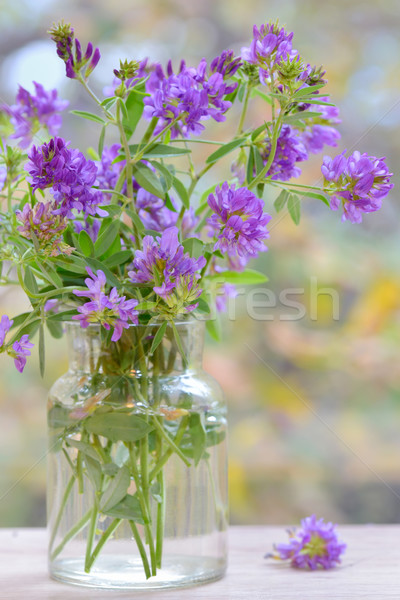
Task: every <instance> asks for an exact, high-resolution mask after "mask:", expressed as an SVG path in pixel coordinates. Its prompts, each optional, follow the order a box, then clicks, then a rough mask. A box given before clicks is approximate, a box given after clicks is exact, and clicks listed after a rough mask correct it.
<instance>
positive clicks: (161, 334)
mask: <svg viewBox="0 0 400 600" xmlns="http://www.w3.org/2000/svg"><path fill="white" fill-rule="evenodd" d="M167 325H168V321H164V323H163V324H162V325H160V327H159V328H158V330H157V333H156V335H155V336H154V338H153V342H152V344H151V348H150V354H154V352H155V351H156V349H157V348H158V346H159V345H160V343H161V340H162V339H163V337H164V333H165V330H166V329H167Z"/></svg>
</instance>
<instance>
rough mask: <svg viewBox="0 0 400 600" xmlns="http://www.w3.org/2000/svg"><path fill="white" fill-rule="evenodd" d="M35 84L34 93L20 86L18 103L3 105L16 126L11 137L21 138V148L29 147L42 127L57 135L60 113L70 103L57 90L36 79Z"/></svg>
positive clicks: (60, 122) (60, 121)
mask: <svg viewBox="0 0 400 600" xmlns="http://www.w3.org/2000/svg"><path fill="white" fill-rule="evenodd" d="M33 85H34V86H35V93H34V94H31V93H30V92H28V90H26V89H25V88H23V87H22V86H19V90H18V94H17V97H16V103H15V104H13V105H12V106H6V105H3V106H2V109H3V110H4V111H5V112H6V113H7V114H8V115H9V116H10V121H11V124H12V125H13V127H14V133H13V134H12V135H11V136H10V137H11V138H13V139H20V141H19V146H20V147H21V148H27V147H28V146H29V145H30V144H31V142H32V138H33V136H34V135H35V133H37V132H38V131H39V129H40V128H41V127H45V128H46V129H47V130H48V132H49V134H50V135H52V136H54V135H57V133H58V131H59V129H60V127H61V125H62V117H61V115H60V114H59V113H60V112H61V111H63V110H65V108H66V107H67V106H68V104H69V102H68V101H67V100H61V99H59V98H58V94H57V90H55V89H54V90H51V91H46V90H45V89H44V87H43V86H42V85H41V84H40V83H36V82H35V81H34V82H33Z"/></svg>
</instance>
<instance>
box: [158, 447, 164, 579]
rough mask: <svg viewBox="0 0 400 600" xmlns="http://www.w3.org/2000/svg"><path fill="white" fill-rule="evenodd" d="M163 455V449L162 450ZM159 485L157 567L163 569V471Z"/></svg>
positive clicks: (159, 478) (159, 476)
mask: <svg viewBox="0 0 400 600" xmlns="http://www.w3.org/2000/svg"><path fill="white" fill-rule="evenodd" d="M160 453H161V448H160ZM157 483H158V485H159V487H160V490H159V493H160V496H161V502H159V503H158V504H157V535H156V562H157V567H158V568H159V569H161V565H162V553H163V543H164V528H165V473H164V470H161V471H160V472H159V473H158V475H157Z"/></svg>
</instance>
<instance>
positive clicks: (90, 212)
mask: <svg viewBox="0 0 400 600" xmlns="http://www.w3.org/2000/svg"><path fill="white" fill-rule="evenodd" d="M49 33H50V35H51V37H52V39H53V40H54V42H55V44H56V50H57V54H58V56H59V57H60V59H61V60H62V61H63V62H64V63H65V68H66V76H67V77H68V78H70V79H75V80H76V83H77V84H79V85H82V86H83V87H84V88H85V90H86V91H87V93H88V95H89V96H90V97H91V99H92V100H93V106H94V108H93V112H86V111H82V110H73V111H72V113H73V114H74V115H76V116H77V117H80V118H83V119H87V120H89V121H91V122H92V124H93V131H94V132H96V133H98V145H97V148H96V149H93V148H90V149H89V150H88V151H87V153H86V154H84V152H83V151H82V149H78V148H75V147H74V144H73V142H70V141H66V139H64V138H63V137H61V136H60V131H61V126H62V122H61V116H60V113H61V112H62V111H63V110H65V109H66V107H67V104H68V103H67V102H65V101H63V100H61V99H59V97H58V94H57V91H56V90H52V91H47V90H45V89H44V88H43V87H42V85H40V84H39V83H34V86H35V89H34V92H33V93H31V92H29V91H27V90H25V89H24V88H22V87H20V89H19V91H18V94H17V97H16V102H15V104H14V105H12V106H2V109H1V111H2V112H1V127H2V130H1V131H2V141H1V155H0V190H1V192H0V193H1V199H2V205H1V213H0V217H1V219H0V238H1V247H0V265H1V279H0V283H2V284H4V285H10V284H17V285H20V286H21V288H22V289H23V290H24V292H25V293H26V295H27V297H28V299H29V302H30V306H31V308H30V310H29V311H28V312H26V313H24V314H21V315H18V316H15V317H14V318H13V319H10V318H9V317H8V316H7V315H3V316H2V318H1V321H0V352H2V353H4V354H7V355H8V356H10V357H11V358H13V359H14V361H15V365H16V367H17V369H18V370H19V371H20V372H22V371H23V368H24V366H25V363H26V360H27V357H28V356H29V355H30V352H31V348H32V346H33V343H32V341H31V340H32V338H33V336H34V335H35V334H36V333H38V344H39V357H40V369H41V372H43V370H44V362H45V350H44V339H45V335H44V332H45V329H46V328H47V330H48V331H49V333H50V334H51V335H52V336H54V337H60V336H61V335H62V333H63V322H65V321H76V322H77V323H78V324H79V325H80V327H82V328H89V326H90V325H92V324H97V326H98V327H99V328H100V331H101V339H102V344H103V346H104V348H108V349H109V351H110V352H111V356H112V359H111V361H109V362H107V364H106V361H103V362H102V361H101V360H100V361H99V364H98V365H97V366H96V369H97V372H98V373H100V372H102V373H104V372H106V371H107V372H108V373H109V374H110V375H113V376H115V378H117V379H116V381H118V382H120V381H121V376H124V377H125V375H126V374H127V373H128V371H129V369H131V361H130V359H129V356H128V358H127V348H128V346H127V342H126V340H127V336H128V335H129V330H130V329H132V327H131V326H132V325H137V324H141V325H145V326H148V332H149V335H147V336H145V337H144V338H143V339H142V340H141V341H140V343H138V344H137V346H136V348H137V349H138V350H137V351H138V353H139V357H138V360H139V361H141V363H140V364H142V365H143V369H147V370H148V369H152V370H153V372H154V370H157V368H159V364H160V362H159V361H160V360H163V358H162V357H161V358H160V353H159V352H158V349H159V348H160V347H161V345H162V341H163V339H164V338H166V337H169V343H170V344H171V354H170V357H171V356H172V359H171V365H173V360H174V357H176V356H177V355H178V356H180V358H181V360H182V361H183V363H185V360H186V358H185V348H184V344H183V343H182V340H181V339H180V336H179V332H178V330H177V328H176V325H175V323H176V321H177V320H178V319H179V320H182V319H183V320H185V319H187V318H188V316H189V315H191V316H192V317H193V316H194V317H196V316H198V317H202V318H204V317H207V316H208V315H211V317H212V318H209V319H208V320H207V329H208V331H209V332H210V334H211V335H212V336H214V337H215V338H217V337H218V327H217V325H216V323H217V318H216V314H217V313H218V312H220V311H223V310H224V309H225V308H226V303H227V299H228V298H229V297H231V296H234V295H235V285H236V284H255V283H260V282H263V281H265V279H266V278H265V276H264V275H263V274H261V273H258V272H256V271H254V270H252V269H250V268H248V263H249V261H250V260H251V259H253V258H255V257H257V256H258V254H259V253H260V252H264V251H266V250H267V248H266V246H265V241H266V239H267V238H268V237H269V233H268V223H269V221H270V219H271V217H270V214H269V212H271V211H272V210H273V207H275V210H276V211H277V212H278V211H282V210H283V209H287V210H288V211H289V213H290V215H291V217H292V219H293V221H294V222H295V223H296V224H297V223H298V222H299V220H300V204H301V203H300V199H301V198H302V197H304V196H306V197H310V198H312V199H314V200H315V201H319V202H323V203H325V204H326V205H327V206H328V207H330V208H331V209H333V210H339V209H340V210H341V211H342V219H343V220H350V221H351V222H353V223H359V222H361V220H362V216H363V213H369V212H374V211H376V210H378V209H379V208H380V207H381V203H382V199H383V198H384V197H385V196H386V195H387V194H388V192H389V190H390V189H391V188H392V184H391V183H390V178H391V173H389V170H388V168H387V166H386V164H385V162H384V159H382V158H376V157H374V156H368V155H367V154H365V153H363V154H362V153H360V152H357V151H356V152H353V153H352V154H351V155H350V156H346V155H345V152H342V153H341V154H338V155H337V156H336V157H335V158H331V157H329V156H325V157H324V158H323V162H322V166H321V171H322V175H323V184H322V186H320V187H316V186H306V185H300V184H298V183H296V182H295V181H293V180H294V179H295V178H296V177H298V176H299V174H300V173H301V171H300V166H299V164H300V163H301V162H303V161H306V160H308V158H309V157H310V155H311V154H318V153H320V152H321V151H322V150H323V149H324V147H325V146H336V145H337V143H338V140H339V138H340V135H339V133H338V131H337V129H336V127H335V126H336V125H337V124H338V123H340V119H339V111H338V109H337V108H336V107H335V106H334V105H333V104H332V103H331V102H330V101H329V98H328V96H327V94H326V93H324V91H323V88H324V86H325V85H326V80H325V78H324V76H325V73H324V71H323V70H322V69H321V68H316V67H312V66H311V65H310V64H308V63H307V62H305V61H304V60H303V59H302V57H301V56H300V54H299V52H298V51H297V50H295V49H294V47H293V34H292V33H287V32H286V31H285V29H284V28H282V27H280V26H279V25H278V24H274V23H268V24H265V25H262V26H261V27H260V28H258V27H254V31H253V39H252V41H251V44H250V46H249V47H245V48H243V49H242V51H241V55H240V56H236V55H235V54H234V52H233V51H231V50H226V51H223V52H222V53H221V55H220V56H217V57H216V58H214V60H212V61H211V62H210V63H209V64H208V63H207V62H206V60H204V59H203V60H201V61H200V63H199V64H198V66H195V67H189V66H187V65H186V64H185V62H184V61H182V62H181V63H180V65H179V66H178V67H177V68H174V67H173V65H172V64H171V62H169V63H168V64H167V65H166V67H165V68H164V67H163V66H162V65H160V64H157V63H152V62H151V61H149V60H148V59H144V60H141V61H137V60H124V61H121V62H120V65H119V67H117V68H115V70H114V79H113V81H112V76H111V77H110V86H109V88H107V90H105V93H104V97H101V96H100V97H98V95H96V94H95V93H94V92H93V91H92V89H91V87H90V84H89V79H90V75H91V73H92V72H93V70H94V69H95V68H96V66H97V64H98V62H99V60H100V51H99V49H98V48H96V49H94V48H93V46H92V44H90V43H89V44H88V46H87V48H86V50H84V49H83V48H82V46H81V44H80V42H79V40H78V39H77V38H76V37H75V35H74V30H73V29H72V28H71V27H70V26H69V25H67V24H65V23H60V24H58V25H57V26H54V27H53V28H52V29H51V31H50V32H49ZM254 100H257V102H258V103H260V102H263V103H264V107H265V108H264V118H263V119H262V120H261V121H260V122H259V123H257V126H256V127H251V128H249V127H247V125H246V124H247V114H248V112H249V110H250V107H251V103H252V101H254ZM234 105H237V106H239V107H240V113H238V112H237V111H236V112H235V108H233V107H234ZM230 114H231V115H232V127H231V132H232V136H231V138H230V139H229V140H226V139H224V140H220V141H215V140H211V139H209V136H208V135H205V136H204V137H202V135H203V132H205V133H207V132H206V125H207V121H216V122H217V123H219V122H223V121H225V120H226V119H228V118H229V116H230ZM237 114H240V116H239V117H238V118H236V115H237ZM138 132H140V135H139V133H138ZM200 143H201V144H203V149H204V148H205V149H206V152H207V154H206V156H205V160H204V162H203V163H202V164H200V165H199V164H197V163H196V164H194V161H193V159H192V153H193V149H194V148H195V147H196V144H200ZM225 157H228V158H231V169H230V171H229V172H227V173H226V174H225V177H224V178H223V180H222V181H218V182H214V183H212V185H211V186H210V187H209V188H208V189H206V191H204V187H205V186H204V185H203V186H202V187H201V182H202V180H203V178H205V176H206V174H207V173H208V171H210V170H212V169H214V168H215V166H216V165H218V163H219V161H220V160H221V159H225ZM225 162H226V159H225ZM199 182H200V186H199ZM199 188H200V189H201V193H200V192H199V191H198V190H199ZM266 205H267V206H268V208H266ZM267 211H268V212H267ZM131 358H132V357H131ZM125 359H126V360H125ZM171 368H172V367H171ZM96 369H95V370H96ZM124 385H125V387H126V388H129V386H130V385H131V383H130V382H129V381H128V378H125V379H124ZM132 385H133V384H132ZM89 387H90V386H89ZM115 390H118V393H119V394H121V386H120V385H119V383H118V385H115V386H114V384H113V385H112V386H111V387H110V388H107V390H106V391H104V390H103V392H102V394H101V395H100V396H101V397H100V396H99V395H98V394H97V395H96V394H95V393H94V392H93V390H92V392H91V391H90V389H89V392H88V398H89V401H87V402H86V404H84V406H83V407H82V410H81V411H80V412H79V411H78V412H76V411H75V413H74V415H73V417H72V419H73V420H72V422H71V415H70V414H68V415H66V414H64V413H62V412H60V410H58V412H57V413H54V414H55V415H56V416H55V417H54V422H55V424H54V427H55V429H56V431H57V440H58V442H59V444H61V445H62V446H63V447H64V448H66V447H67V446H68V447H71V446H73V447H74V448H75V450H76V454H75V455H74V456H75V458H74V460H73V461H71V472H72V484H71V486H70V487H71V488H72V485H73V484H74V482H75V481H77V482H78V484H79V486H81V487H82V485H83V483H82V482H83V479H84V478H85V477H86V475H88V477H89V478H90V479H91V481H92V483H93V485H95V487H96V486H97V487H96V489H97V493H98V495H99V496H100V497H103V498H104V495H105V494H106V496H107V499H108V501H107V502H105V503H104V502H103V503H102V502H101V501H100V503H97V505H96V507H95V508H94V509H93V510H91V511H89V513H90V514H88V515H87V516H86V517H85V518H86V521H85V523H83V524H81V526H82V527H83V526H85V525H86V524H88V523H89V524H90V525H89V526H90V527H91V533H92V535H91V536H89V538H90V539H89V541H88V549H87V556H86V559H87V560H86V570H87V571H90V569H91V567H92V565H93V563H94V561H95V560H96V557H97V555H98V553H99V552H100V550H101V548H102V547H103V545H104V543H105V542H106V540H107V538H108V537H110V536H111V535H112V533H113V531H114V530H115V528H116V527H117V526H118V524H119V522H120V521H121V519H123V518H128V517H127V516H126V515H129V519H130V522H131V524H132V527H133V529H132V531H133V535H134V537H135V539H136V541H137V544H138V547H139V549H140V552H141V556H142V559H143V566H144V569H145V572H146V576H147V577H149V576H151V575H154V574H155V573H156V571H157V568H158V567H159V566H160V564H161V549H162V521H160V523H158V525H159V526H160V528H159V529H158V530H157V534H156V537H157V544H156V548H155V547H154V544H153V543H152V536H153V533H152V530H151V528H149V527H150V524H149V523H150V522H149V518H150V517H149V514H147V513H148V510H147V509H148V495H149V493H150V492H149V485H148V484H149V482H148V480H146V477H147V473H148V469H149V468H150V469H151V468H153V469H156V471H157V473H159V472H160V470H161V469H162V466H163V464H165V462H166V460H167V459H168V457H169V456H171V455H172V454H174V455H175V454H177V455H178V456H180V457H181V458H182V460H184V461H186V463H187V464H188V465H191V464H192V465H193V468H194V465H195V463H196V461H197V460H201V458H202V456H204V452H205V447H206V446H205V444H206V442H205V440H206V434H207V435H208V434H209V433H210V432H208V431H205V429H204V427H203V425H202V424H201V423H199V422H194V420H193V419H191V417H188V414H187V411H186V412H185V410H186V409H185V410H184V409H182V411H183V412H181V413H179V415H178V414H175V415H174V416H173V417H171V416H170V419H169V420H168V421H166V420H162V419H159V418H157V419H153V417H152V416H151V415H149V413H148V412H146V410H147V408H148V405H149V401H148V398H147V396H146V393H147V391H146V389H143V388H142V389H137V388H135V389H132V390H131V393H132V395H133V396H134V397H135V398H137V397H138V395H139V396H140V399H141V406H142V415H144V418H139V417H137V416H135V415H134V414H130V413H128V414H127V413H126V406H125V405H124V408H123V410H124V411H125V412H124V413H123V414H124V415H125V416H124V418H128V417H129V418H132V419H133V420H132V428H133V429H134V430H135V432H136V433H135V435H136V437H135V438H130V439H128V440H126V439H124V438H123V436H122V437H119V438H118V434H117V433H116V432H117V430H118V428H117V426H116V428H115V429H114V431H113V432H111V433H110V432H109V430H110V427H111V425H112V423H113V419H114V420H115V423H116V424H117V423H119V422H120V421H119V420H118V419H119V418H120V416H121V415H120V414H119V412H118V411H119V410H120V409H119V408H118V394H116V393H115ZM105 405H106V406H108V408H107V409H106V410H105V408H104V407H105ZM53 408H54V409H60V407H57V406H55V407H53ZM107 411H108V412H107ZM78 413H79V414H78ZM96 418H97V421H95V420H94V419H96ZM174 418H175V421H174ZM135 419H136V420H135ZM152 419H153V420H152ZM94 423H96V426H95V425H94ZM79 428H83V429H79ZM111 429H112V427H111ZM77 431H82V432H83V433H81V434H79V435H78V437H77V436H76V435H75V434H76V432H77ZM151 431H153V432H155V433H156V435H157V436H159V438H158V437H157V439H160V440H161V439H162V440H163V443H164V444H166V446H168V450H167V451H166V452H167V454H168V453H169V454H168V455H163V456H162V457H161V459H160V457H157V452H156V451H155V450H154V448H152V447H150V441H149V440H150V437H149V434H150V432H151ZM107 432H108V433H107ZM214 433H215V432H214ZM74 435H75V437H74ZM219 439H220V438H218V436H217V435H214V437H213V440H214V441H213V442H212V443H218V440H219ZM102 440H103V441H102ZM104 440H105V441H104ZM107 440H108V441H107ZM121 440H122V441H123V442H124V443H125V446H126V448H127V449H128V450H129V453H130V463H129V464H130V471H129V470H128V471H126V469H127V466H126V464H128V463H126V464H125V465H123V466H121V464H122V463H120V465H119V466H118V465H115V463H112V462H110V456H112V448H113V444H114V442H117V441H121ZM184 441H185V443H183V442H184ZM210 443H211V442H210ZM146 444H148V446H147V447H146ZM137 452H140V456H141V460H140V461H139V462H138V459H137V454H136V453H137ZM165 456H166V458H165ZM96 457H97V459H98V463H96V461H95V459H96ZM194 457H197V458H194ZM89 459H91V460H89ZM157 460H159V462H158V463H156V462H155V461H157ZM160 460H161V462H160ZM100 463H101V464H102V466H103V467H104V466H106V467H107V465H108V467H107V468H103V469H102V471H101V477H100V475H99V471H97V472H96V469H98V468H99V467H98V466H93V465H96V464H100ZM157 464H158V465H161V466H158V467H157ZM111 465H113V466H112V467H111ZM139 468H141V469H142V473H141V474H140V473H139V474H138V472H137V469H139ZM157 469H158V470H157ZM126 473H128V474H126ZM132 478H133V479H135V482H136V488H137V492H136V495H129V494H128V492H127V490H128V487H129V485H130V481H131V479H132ZM121 482H122V483H121ZM116 489H117V490H118V493H115V490H116ZM121 490H122V493H120V492H121ZM153 491H154V490H153ZM153 495H154V494H153ZM157 496H158V498H160V496H162V494H160V493H158V494H157ZM110 498H112V501H113V502H114V504H113V503H112V501H111V500H110ZM127 498H128V499H129V498H130V499H131V500H129V502H128V500H127ZM134 500H135V501H136V503H135V502H134ZM158 501H159V502H160V503H162V497H161V499H159V500H158ZM65 502H66V499H65ZM65 502H64V506H65ZM124 503H125V504H124ZM128 504H129V507H128V508H129V510H128V508H127V506H128ZM116 506H117V508H118V507H119V508H118V510H117V509H116V508H115V507H116ZM124 507H125V509H124ZM62 508H63V506H61V509H62ZM61 509H60V510H61ZM124 510H125V512H124ZM102 511H103V513H104V514H105V515H113V514H114V515H117V518H116V521H118V522H117V523H115V522H113V523H114V524H113V525H112V526H110V528H109V530H107V531H106V532H104V534H103V537H102V540H101V542H100V547H99V546H97V547H96V549H95V550H94V551H93V548H92V544H93V539H94V534H95V531H96V523H97V518H98V516H99V514H101V513H102ZM126 511H128V512H126ZM60 515H61V513H60ZM60 515H59V518H57V519H56V522H55V524H54V531H53V534H52V536H53V538H55V536H56V529H57V527H58V525H59V522H60V519H61V516H60ZM135 515H136V516H135ZM135 523H141V524H144V527H145V529H146V527H147V529H146V532H145V544H147V545H148V552H149V559H148V558H147V555H146V549H145V544H144V543H143V542H142V540H141V538H140V536H139V534H138V530H137V528H136V525H135ZM113 528H114V529H113ZM69 539H70V538H69ZM67 542H68V539H66V540H64V542H63V543H64V544H65V543H67ZM63 543H62V544H61V545H60V546H63ZM57 551H60V550H57V548H56V549H53V554H54V553H55V554H57Z"/></svg>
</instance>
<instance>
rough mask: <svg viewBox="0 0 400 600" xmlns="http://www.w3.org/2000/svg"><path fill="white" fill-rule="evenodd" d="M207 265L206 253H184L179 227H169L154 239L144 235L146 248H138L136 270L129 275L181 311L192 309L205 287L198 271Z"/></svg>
mask: <svg viewBox="0 0 400 600" xmlns="http://www.w3.org/2000/svg"><path fill="white" fill-rule="evenodd" d="M205 264H206V260H205V258H204V257H203V256H201V257H200V258H198V259H195V258H191V257H190V256H189V254H188V253H186V254H185V252H184V248H183V246H182V245H181V244H180V243H179V240H178V228H177V227H169V228H168V229H165V230H164V231H163V233H162V235H161V237H158V238H156V239H154V238H153V237H151V236H145V237H144V238H143V250H137V251H136V253H135V259H134V261H133V265H132V266H133V269H132V271H129V273H128V275H129V277H130V279H131V281H132V282H133V283H147V284H149V285H151V286H152V287H153V290H154V292H155V293H156V294H157V295H158V296H159V297H160V298H162V299H163V300H164V301H165V302H166V304H167V305H168V307H169V308H170V309H171V310H173V311H174V312H175V314H178V313H179V312H190V311H192V310H194V309H195V308H196V307H197V303H196V302H195V301H196V300H197V298H198V297H199V296H200V294H201V292H202V290H201V289H200V288H199V286H198V284H197V280H198V279H199V277H200V275H199V274H198V271H199V270H200V269H202V268H203V267H204V266H205Z"/></svg>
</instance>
